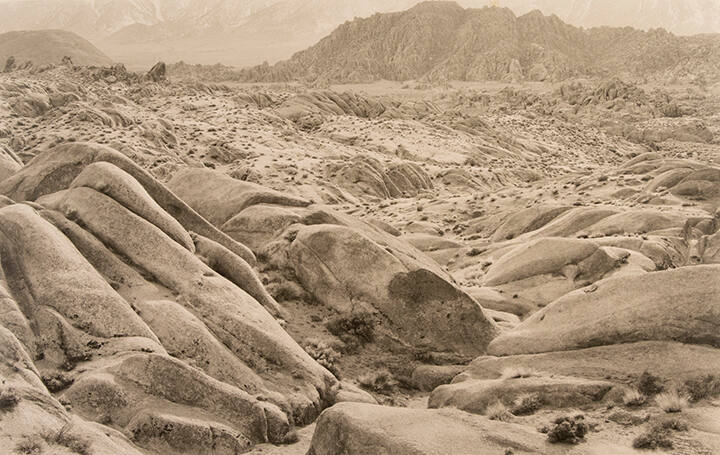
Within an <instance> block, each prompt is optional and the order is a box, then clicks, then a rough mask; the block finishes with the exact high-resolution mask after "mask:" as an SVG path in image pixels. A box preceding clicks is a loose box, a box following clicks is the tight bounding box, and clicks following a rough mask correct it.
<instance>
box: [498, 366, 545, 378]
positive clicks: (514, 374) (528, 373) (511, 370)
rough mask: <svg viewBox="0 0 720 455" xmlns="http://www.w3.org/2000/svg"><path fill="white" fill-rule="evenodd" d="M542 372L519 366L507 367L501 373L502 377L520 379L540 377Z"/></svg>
mask: <svg viewBox="0 0 720 455" xmlns="http://www.w3.org/2000/svg"><path fill="white" fill-rule="evenodd" d="M539 376H540V373H538V372H537V371H535V370H533V369H531V368H528V367H523V366H518V367H507V368H504V369H503V370H502V372H501V373H500V378H501V379H520V378H534V377H539Z"/></svg>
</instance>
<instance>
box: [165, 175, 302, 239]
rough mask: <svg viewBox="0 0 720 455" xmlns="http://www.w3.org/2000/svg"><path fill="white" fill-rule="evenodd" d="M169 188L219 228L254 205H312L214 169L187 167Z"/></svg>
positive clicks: (169, 184) (173, 180)
mask: <svg viewBox="0 0 720 455" xmlns="http://www.w3.org/2000/svg"><path fill="white" fill-rule="evenodd" d="M168 187H169V188H170V189H171V190H172V191H173V192H174V193H175V194H177V195H178V196H179V197H181V198H182V199H183V201H185V202H187V203H188V204H189V205H190V206H191V207H193V208H194V209H195V210H197V211H198V213H200V214H201V215H202V216H204V217H205V218H206V219H207V220H208V221H210V222H211V223H213V224H214V225H215V226H218V227H219V226H222V225H223V224H224V223H226V222H227V221H228V220H230V218H232V217H234V216H235V215H237V214H238V213H240V212H242V211H243V210H245V209H246V208H248V207H251V206H253V205H258V204H275V205H285V206H293V207H306V206H308V205H309V204H310V202H309V201H306V200H304V199H301V198H297V197H294V196H290V195H288V194H285V193H280V192H278V191H274V190H271V189H269V188H265V187H263V186H260V185H258V184H255V183H251V182H244V181H241V180H237V179H234V178H232V177H229V176H227V175H225V174H222V173H220V172H217V171H213V170H210V169H185V170H183V171H181V172H178V173H177V174H176V175H175V176H174V177H173V178H172V180H170V182H168Z"/></svg>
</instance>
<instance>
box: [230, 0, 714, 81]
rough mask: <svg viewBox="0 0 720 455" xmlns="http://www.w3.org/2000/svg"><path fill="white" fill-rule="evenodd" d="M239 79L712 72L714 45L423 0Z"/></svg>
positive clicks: (352, 25) (360, 22) (355, 24)
mask: <svg viewBox="0 0 720 455" xmlns="http://www.w3.org/2000/svg"><path fill="white" fill-rule="evenodd" d="M243 74H244V76H245V77H246V79H247V80H253V81H255V80H264V81H287V80H295V79H298V78H302V79H306V80H311V81H318V80H320V81H328V82H367V81H374V80H379V79H387V80H400V81H402V80H409V79H430V80H470V81H473V80H537V81H545V80H553V81H556V80H563V79H566V78H568V77H574V76H609V75H622V74H629V75H631V76H635V77H637V76H639V77H658V76H662V77H663V79H664V80H667V79H668V78H669V77H670V78H672V77H676V78H677V77H686V78H690V79H694V78H700V77H702V78H717V75H718V74H720V41H718V40H717V39H714V38H712V37H709V36H702V35H699V36H696V37H681V36H676V35H673V34H671V33H669V32H667V31H665V30H663V29H653V30H650V31H647V32H646V31H641V30H636V29H632V28H627V27H625V28H611V27H600V28H593V29H583V28H579V27H575V26H572V25H569V24H566V23H564V22H563V21H562V20H561V19H560V18H559V17H558V16H555V15H552V16H545V15H543V14H542V13H541V12H540V11H538V10H535V11H532V12H530V13H528V14H524V15H521V16H516V15H515V14H514V13H513V12H512V11H511V10H510V9H508V8H497V7H490V8H478V9H464V8H462V7H461V6H460V5H458V4H457V3H455V2H438V1H434V2H424V3H420V4H418V5H416V6H415V7H413V8H411V9H409V10H406V11H402V12H397V13H388V14H376V15H374V16H372V17H369V18H366V19H356V20H355V21H352V22H347V23H345V24H343V25H341V26H340V27H338V28H337V29H336V30H335V31H334V32H333V33H332V34H330V35H329V36H327V37H326V38H324V39H322V40H321V41H320V42H319V43H318V44H316V45H315V46H312V47H311V48H309V49H307V50H305V51H302V52H298V53H297V54H295V55H294V56H293V57H292V58H291V59H289V60H287V61H283V62H280V63H278V64H276V65H273V66H270V65H261V66H257V67H255V68H251V69H247V70H245V71H244V73H243Z"/></svg>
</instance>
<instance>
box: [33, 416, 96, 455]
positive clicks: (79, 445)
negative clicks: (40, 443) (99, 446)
mask: <svg viewBox="0 0 720 455" xmlns="http://www.w3.org/2000/svg"><path fill="white" fill-rule="evenodd" d="M42 437H43V439H45V442H47V443H48V444H50V445H53V444H54V445H58V446H62V447H66V448H68V449H69V450H71V451H72V452H75V453H77V454H79V455H91V454H92V451H91V450H90V441H88V440H86V439H84V438H82V437H80V436H78V435H76V434H72V424H71V423H66V424H65V425H63V427H62V428H60V431H58V432H46V433H44V434H43V435H42Z"/></svg>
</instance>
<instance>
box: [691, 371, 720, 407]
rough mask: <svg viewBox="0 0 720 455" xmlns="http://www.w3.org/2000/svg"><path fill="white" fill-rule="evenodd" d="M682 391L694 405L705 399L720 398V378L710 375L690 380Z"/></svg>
mask: <svg viewBox="0 0 720 455" xmlns="http://www.w3.org/2000/svg"><path fill="white" fill-rule="evenodd" d="M682 391H683V393H685V394H686V395H687V396H688V398H689V399H690V401H692V402H693V403H695V402H698V401H700V400H703V399H705V398H714V397H717V396H720V378H719V377H717V376H714V375H711V374H709V375H706V376H701V377H698V378H692V379H688V380H687V381H685V384H684V385H683V387H682Z"/></svg>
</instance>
